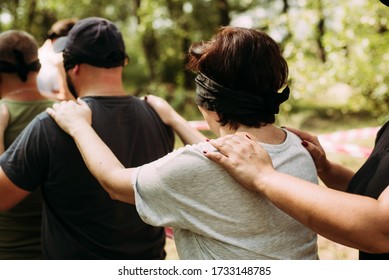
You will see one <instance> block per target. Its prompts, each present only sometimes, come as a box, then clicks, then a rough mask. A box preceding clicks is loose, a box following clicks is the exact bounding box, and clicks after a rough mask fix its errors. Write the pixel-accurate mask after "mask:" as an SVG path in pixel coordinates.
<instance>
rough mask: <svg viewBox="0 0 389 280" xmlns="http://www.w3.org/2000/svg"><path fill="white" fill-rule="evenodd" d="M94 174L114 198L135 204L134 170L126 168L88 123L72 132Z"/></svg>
mask: <svg viewBox="0 0 389 280" xmlns="http://www.w3.org/2000/svg"><path fill="white" fill-rule="evenodd" d="M70 135H71V136H72V137H73V139H74V141H75V142H76V145H77V147H78V149H79V150H80V153H81V155H82V157H83V159H84V161H85V163H86V165H87V167H88V169H89V170H90V172H91V173H92V174H93V176H95V177H96V179H97V180H98V181H99V182H100V184H101V185H102V187H103V188H104V189H105V190H106V191H107V192H108V193H109V195H110V196H111V198H112V199H115V200H120V201H123V202H126V203H130V204H134V203H135V199H134V190H133V186H132V182H131V175H132V170H131V169H126V168H125V167H124V166H123V165H122V164H121V162H120V161H119V160H118V159H117V158H116V156H115V155H114V154H113V153H112V151H111V150H110V149H109V147H108V146H107V145H106V144H105V143H104V142H103V141H102V140H101V139H100V137H99V136H98V135H97V134H96V132H95V131H94V130H93V128H92V127H91V126H89V125H86V126H84V127H82V128H79V129H78V130H75V131H73V132H71V133H70Z"/></svg>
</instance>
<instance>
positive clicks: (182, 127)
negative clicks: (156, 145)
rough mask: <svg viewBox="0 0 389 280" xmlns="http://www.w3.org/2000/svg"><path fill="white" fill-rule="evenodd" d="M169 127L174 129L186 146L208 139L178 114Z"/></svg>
mask: <svg viewBox="0 0 389 280" xmlns="http://www.w3.org/2000/svg"><path fill="white" fill-rule="evenodd" d="M169 125H170V126H171V127H172V128H173V129H174V131H175V132H176V133H177V135H178V136H179V137H180V139H181V141H182V142H183V143H184V144H185V145H186V144H189V145H191V144H197V143H199V142H203V141H205V140H206V137H205V136H204V135H203V134H202V133H201V132H200V131H198V130H197V129H195V128H194V127H192V126H191V125H190V123H189V122H188V121H187V120H185V119H184V118H183V117H181V116H180V115H179V114H178V113H176V114H175V115H174V117H173V118H172V120H171V121H170V124H169Z"/></svg>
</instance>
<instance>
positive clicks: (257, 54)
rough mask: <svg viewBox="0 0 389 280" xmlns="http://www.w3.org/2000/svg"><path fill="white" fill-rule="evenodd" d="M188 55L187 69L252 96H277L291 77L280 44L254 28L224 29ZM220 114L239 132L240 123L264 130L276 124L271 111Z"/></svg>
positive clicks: (221, 118) (191, 49)
mask: <svg viewBox="0 0 389 280" xmlns="http://www.w3.org/2000/svg"><path fill="white" fill-rule="evenodd" d="M188 56H189V57H188V63H187V69H189V70H192V71H195V72H200V73H202V74H204V75H205V76H207V77H208V78H210V79H212V80H213V81H215V82H216V83H218V84H220V85H222V86H224V87H226V88H229V89H232V90H237V91H244V92H246V93H249V94H252V95H258V94H261V93H263V92H274V93H277V92H278V91H279V90H280V89H281V88H282V87H284V86H285V84H286V82H287V78H288V65H287V62H286V61H285V59H284V58H283V57H282V55H281V51H280V48H279V46H278V44H277V43H276V42H275V41H274V40H273V39H272V38H271V37H270V36H268V35H267V34H266V33H264V32H261V31H257V30H254V29H249V28H241V27H222V28H220V29H219V31H218V32H217V33H216V35H215V36H214V37H213V38H212V39H211V40H210V41H208V42H201V43H195V44H193V45H192V46H191V48H190V49H189V54H188ZM265 98H268V97H266V96H265ZM269 98H273V97H271V96H270V97H269ZM216 112H217V113H218V115H219V118H220V122H221V124H222V125H226V124H229V125H230V126H231V127H232V128H235V129H237V128H238V127H239V125H240V124H243V125H246V126H250V127H260V126H261V125H264V124H267V123H274V122H275V116H274V112H272V111H271V110H268V111H267V110H263V111H260V112H255V113H253V114H245V115H242V114H240V112H236V113H233V114H230V113H229V114H223V113H221V112H219V111H218V110H216Z"/></svg>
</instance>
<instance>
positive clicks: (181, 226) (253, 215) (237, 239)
mask: <svg viewBox="0 0 389 280" xmlns="http://www.w3.org/2000/svg"><path fill="white" fill-rule="evenodd" d="M300 142H301V141H300V140H299V139H298V137H296V136H295V135H294V134H292V133H289V132H288V136H287V138H286V140H285V142H284V143H282V144H279V145H269V144H264V146H265V148H266V149H267V150H268V151H269V153H270V154H271V157H272V160H273V164H274V166H275V168H276V169H277V170H279V171H281V172H285V173H288V174H291V175H294V176H297V177H299V178H302V179H304V180H308V181H311V182H314V183H317V177H316V172H315V166H314V164H313V161H312V158H311V157H310V156H309V154H308V153H307V151H306V150H305V149H304V148H303V147H302V146H301V144H300ZM211 149H213V147H212V146H210V145H209V144H207V143H201V144H197V145H193V146H186V147H185V148H182V149H179V150H177V151H175V152H173V153H172V154H169V155H168V156H166V157H164V158H162V159H160V160H158V161H156V162H155V163H151V164H148V165H146V166H143V167H141V169H140V171H139V175H138V181H137V186H138V187H137V193H138V195H139V196H138V197H136V201H137V209H138V211H139V213H140V215H141V217H143V218H144V219H145V220H146V221H147V222H148V223H150V224H153V225H160V226H172V227H173V229H174V238H175V242H176V245H177V250H178V252H179V257H180V258H182V259H317V258H318V254H317V236H316V234H315V233H314V232H312V231H311V230H309V229H308V228H306V227H305V226H303V225H302V224H300V223H299V222H297V221H296V220H294V219H292V218H291V217H290V216H288V215H287V214H285V213H283V212H282V211H281V210H279V209H278V208H277V207H275V206H274V205H273V204H272V203H270V202H269V201H268V200H267V199H266V198H264V197H262V196H261V195H258V194H255V193H253V192H250V191H247V190H245V189H243V188H241V187H240V186H239V185H238V183H237V182H236V181H235V180H234V179H233V178H232V177H230V175H229V174H228V173H227V172H226V171H225V170H224V169H222V168H220V167H219V166H217V165H216V164H214V163H213V162H210V161H209V160H208V159H207V158H205V157H204V155H203V154H202V152H203V151H204V150H211ZM292 159H293V160H292ZM301 166H304V168H301ZM156 194H158V198H159V200H158V202H155V201H151V199H152V197H153V196H155V195H156ZM177 205H179V207H177Z"/></svg>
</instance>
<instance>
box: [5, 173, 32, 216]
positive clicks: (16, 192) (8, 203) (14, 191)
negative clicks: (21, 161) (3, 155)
mask: <svg viewBox="0 0 389 280" xmlns="http://www.w3.org/2000/svg"><path fill="white" fill-rule="evenodd" d="M29 194H30V192H28V191H25V190H23V189H21V188H19V187H18V186H16V185H15V184H14V183H13V182H12V181H11V180H10V179H9V178H8V177H7V175H5V173H4V171H3V169H2V168H1V167H0V211H7V210H9V209H11V208H12V207H14V206H15V205H16V204H18V203H19V202H20V201H22V200H23V199H24V198H25V197H26V196H27V195H29Z"/></svg>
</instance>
